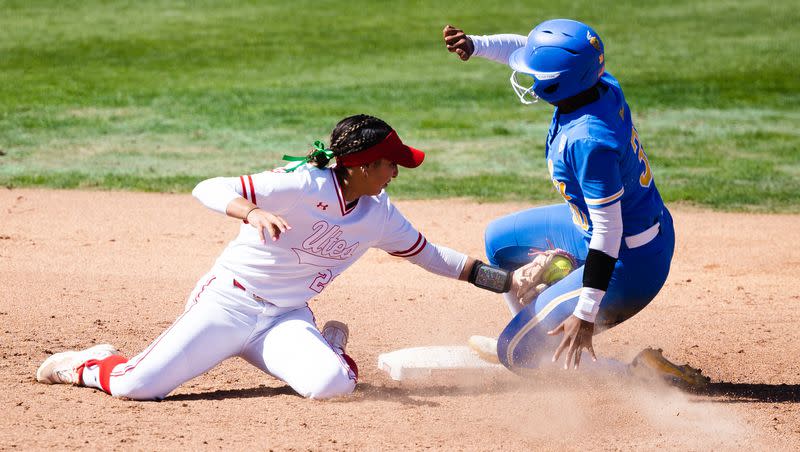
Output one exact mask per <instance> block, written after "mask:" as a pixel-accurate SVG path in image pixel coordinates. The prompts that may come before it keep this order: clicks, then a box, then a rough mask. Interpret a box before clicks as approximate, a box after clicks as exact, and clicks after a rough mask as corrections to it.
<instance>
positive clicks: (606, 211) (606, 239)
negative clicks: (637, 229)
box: [589, 201, 622, 259]
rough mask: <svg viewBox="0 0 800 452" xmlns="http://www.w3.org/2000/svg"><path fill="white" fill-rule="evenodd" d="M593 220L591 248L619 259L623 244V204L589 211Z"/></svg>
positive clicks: (618, 203) (619, 203) (617, 203)
mask: <svg viewBox="0 0 800 452" xmlns="http://www.w3.org/2000/svg"><path fill="white" fill-rule="evenodd" d="M589 218H590V219H591V220H592V240H591V241H590V242H589V248H592V249H595V250H598V251H602V252H604V253H606V254H608V255H609V256H611V257H613V258H615V259H616V258H617V257H619V247H620V244H621V243H622V203H621V202H619V201H617V202H615V203H614V204H611V205H610V206H605V207H600V208H596V209H594V208H593V209H589Z"/></svg>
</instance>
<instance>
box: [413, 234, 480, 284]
mask: <svg viewBox="0 0 800 452" xmlns="http://www.w3.org/2000/svg"><path fill="white" fill-rule="evenodd" d="M406 259H408V260H409V261H411V262H413V263H414V264H416V265H419V266H420V267H422V268H424V269H425V270H428V271H429V272H431V273H436V274H437V275H442V276H447V277H448V278H458V277H459V275H461V272H462V271H463V270H464V265H465V264H466V263H467V255H466V254H463V253H459V252H458V251H455V250H452V249H450V248H448V247H446V246H439V245H435V244H433V243H430V242H428V245H427V246H426V247H425V248H423V249H422V251H420V252H419V253H418V254H416V255H414V256H411V257H408V258H406Z"/></svg>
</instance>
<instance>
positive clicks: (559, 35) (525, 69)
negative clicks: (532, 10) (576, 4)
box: [508, 19, 605, 104]
mask: <svg viewBox="0 0 800 452" xmlns="http://www.w3.org/2000/svg"><path fill="white" fill-rule="evenodd" d="M508 65H509V66H511V69H513V70H514V72H513V73H512V74H511V85H512V86H513V87H514V91H515V92H516V93H517V96H519V98H520V100H521V101H522V103H525V104H529V103H533V102H535V101H536V99H537V98H541V99H543V100H545V101H547V102H549V103H551V104H552V103H555V102H558V101H561V100H564V99H567V98H569V97H572V96H574V95H576V94H578V93H580V92H583V91H585V90H587V89H589V88H591V87H592V86H594V85H595V83H597V81H598V80H599V79H600V76H601V75H603V71H604V70H605V56H604V54H603V41H601V40H600V36H598V35H597V33H596V32H595V31H594V30H592V28H591V27H589V26H588V25H586V24H584V23H581V22H577V21H574V20H569V19H554V20H548V21H545V22H542V23H541V24H539V25H538V26H536V28H534V29H533V30H532V31H531V32H530V34H529V35H528V43H527V44H525V47H523V48H521V49H517V50H516V51H514V53H512V54H511V57H510V58H509V61H508ZM518 73H522V74H527V75H530V76H533V83H532V84H531V85H530V86H525V85H524V84H522V83H521V82H520V81H519V80H518V78H517V75H518ZM528 96H530V98H528Z"/></svg>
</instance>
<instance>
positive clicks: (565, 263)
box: [544, 256, 572, 285]
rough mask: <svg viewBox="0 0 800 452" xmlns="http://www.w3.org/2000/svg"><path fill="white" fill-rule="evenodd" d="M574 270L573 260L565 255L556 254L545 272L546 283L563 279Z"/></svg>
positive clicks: (549, 283)
mask: <svg viewBox="0 0 800 452" xmlns="http://www.w3.org/2000/svg"><path fill="white" fill-rule="evenodd" d="M571 271H572V262H570V260H569V259H567V258H566V257H564V256H556V257H554V258H553V262H551V263H550V267H548V268H547V270H546V271H545V274H544V283H545V284H547V285H551V284H554V283H555V282H557V281H559V280H561V279H563V278H564V277H565V276H567V275H569V272H571Z"/></svg>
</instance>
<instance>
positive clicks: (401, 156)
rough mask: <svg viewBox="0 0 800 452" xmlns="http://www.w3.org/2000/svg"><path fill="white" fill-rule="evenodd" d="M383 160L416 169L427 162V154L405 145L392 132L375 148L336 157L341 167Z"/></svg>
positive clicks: (395, 133)
mask: <svg viewBox="0 0 800 452" xmlns="http://www.w3.org/2000/svg"><path fill="white" fill-rule="evenodd" d="M382 158H383V159H386V160H389V161H390V162H394V163H397V164H398V165H400V166H404V167H406V168H416V167H418V166H420V165H421V164H422V161H423V160H425V153H424V152H422V151H420V150H419V149H416V148H412V147H411V146H407V145H405V144H403V142H402V141H400V137H399V136H397V132H395V131H394V130H392V131H391V132H389V135H386V138H384V139H383V140H382V141H381V142H380V143H378V144H376V145H375V146H372V147H368V148H366V149H364V150H362V151H358V152H354V153H352V154H347V155H342V156H339V157H336V163H337V164H338V165H341V166H359V165H366V164H367V163H372V162H374V161H376V160H380V159H382Z"/></svg>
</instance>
